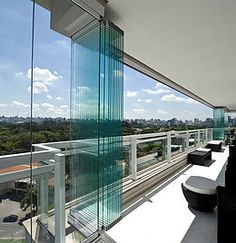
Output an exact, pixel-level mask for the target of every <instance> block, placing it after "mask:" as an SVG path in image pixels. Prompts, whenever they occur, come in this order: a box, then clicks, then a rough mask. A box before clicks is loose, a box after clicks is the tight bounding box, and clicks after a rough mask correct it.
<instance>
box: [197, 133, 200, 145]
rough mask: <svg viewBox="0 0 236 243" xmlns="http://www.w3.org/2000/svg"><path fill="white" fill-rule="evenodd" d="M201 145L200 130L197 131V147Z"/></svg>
mask: <svg viewBox="0 0 236 243" xmlns="http://www.w3.org/2000/svg"><path fill="white" fill-rule="evenodd" d="M199 144H200V130H198V131H197V145H199Z"/></svg>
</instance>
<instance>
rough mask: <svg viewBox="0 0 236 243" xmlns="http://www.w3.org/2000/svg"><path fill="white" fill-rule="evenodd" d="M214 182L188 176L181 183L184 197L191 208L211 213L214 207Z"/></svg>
mask: <svg viewBox="0 0 236 243" xmlns="http://www.w3.org/2000/svg"><path fill="white" fill-rule="evenodd" d="M216 186H217V185H216V182H215V181H213V180H211V179H208V178H205V177H201V176H190V177H189V178H188V179H187V180H186V182H185V183H182V190H183V193H184V196H185V198H186V200H187V202H188V204H189V206H190V207H191V208H194V209H196V210H199V211H211V210H213V209H214V208H215V207H216Z"/></svg>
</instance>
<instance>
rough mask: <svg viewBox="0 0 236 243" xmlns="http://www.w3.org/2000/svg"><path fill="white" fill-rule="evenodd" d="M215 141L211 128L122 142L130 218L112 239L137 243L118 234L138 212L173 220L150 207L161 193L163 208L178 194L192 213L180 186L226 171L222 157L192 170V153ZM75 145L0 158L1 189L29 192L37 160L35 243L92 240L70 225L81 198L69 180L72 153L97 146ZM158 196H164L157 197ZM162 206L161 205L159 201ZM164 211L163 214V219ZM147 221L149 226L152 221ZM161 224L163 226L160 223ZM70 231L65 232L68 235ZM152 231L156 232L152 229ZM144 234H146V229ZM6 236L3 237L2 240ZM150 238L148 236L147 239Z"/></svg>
mask: <svg viewBox="0 0 236 243" xmlns="http://www.w3.org/2000/svg"><path fill="white" fill-rule="evenodd" d="M211 139H212V129H200V130H188V131H171V132H162V133H151V134H140V135H131V136H125V137H123V148H124V154H125V159H124V160H123V161H120V162H119V163H122V168H123V185H124V186H123V216H122V217H124V216H125V217H124V218H123V219H122V220H121V221H120V222H119V223H118V224H117V225H115V226H114V227H113V228H111V230H110V231H108V234H109V235H110V236H112V237H114V239H116V240H117V242H132V241H124V238H122V239H120V238H119V237H118V238H117V235H116V234H117V232H119V231H123V230H124V229H128V228H129V229H130V225H127V220H128V221H129V220H131V221H132V220H133V219H135V214H136V213H138V212H143V214H144V215H143V216H145V215H148V212H150V210H151V209H152V207H153V206H155V207H154V208H156V210H157V215H159V216H158V219H159V220H161V218H162V216H163V213H164V214H166V215H168V213H169V212H170V208H167V207H164V208H163V207H162V206H161V207H159V206H158V207H156V204H155V203H152V204H151V202H152V201H153V202H156V198H157V199H158V198H159V195H160V194H161V195H162V196H161V202H160V203H161V205H164V204H167V205H168V203H169V201H170V198H171V196H170V195H172V194H173V196H174V195H175V196H174V197H173V198H176V199H177V198H179V199H178V200H179V202H178V201H177V203H181V205H184V206H183V207H182V209H183V213H185V214H188V212H189V210H188V208H187V205H186V202H185V201H184V200H183V195H182V192H181V189H180V186H179V185H180V184H179V183H180V181H182V180H183V179H184V178H186V176H187V175H190V174H194V173H195V174H198V175H199V174H202V175H203V174H205V175H207V176H212V178H213V179H216V177H217V175H218V174H219V171H220V170H221V169H222V165H223V163H220V162H218V160H219V159H220V158H218V157H219V155H217V154H213V156H214V157H213V158H214V159H216V160H217V163H216V162H215V163H214V165H212V166H211V167H209V168H199V166H188V165H187V163H186V156H187V153H188V152H190V151H192V150H194V149H196V148H197V147H199V146H204V145H205V144H206V142H207V141H208V140H211ZM72 143H73V145H72ZM72 143H71V142H70V141H65V142H54V143H47V144H35V145H34V152H33V153H32V155H31V154H30V153H23V154H13V155H6V156H1V157H0V164H1V174H0V185H1V188H3V187H4V186H5V187H6V185H8V186H9V190H14V191H16V192H19V191H27V190H28V189H29V188H27V185H28V183H27V178H29V177H30V167H29V165H27V164H26V162H27V161H29V160H30V157H31V156H32V161H34V163H33V164H32V176H33V178H34V179H33V186H34V185H35V187H36V188H37V203H35V204H36V208H37V209H36V208H35V210H37V212H35V214H34V217H33V239H34V240H36V241H38V240H44V241H45V242H46V239H47V240H49V241H50V240H51V241H53V240H54V239H55V240H56V242H59V241H61V240H62V239H63V238H64V237H65V236H66V240H67V241H68V242H73V241H76V240H77V241H81V240H82V239H84V237H85V236H87V235H89V230H88V228H87V227H86V226H81V225H79V226H78V228H77V229H79V231H80V233H78V231H77V230H75V228H73V227H71V226H70V224H68V222H67V221H68V215H69V213H70V209H71V208H73V207H74V206H76V205H77V204H78V202H80V200H81V198H72V197H71V195H72V193H73V190H74V188H73V185H72V184H70V182H71V181H70V180H69V179H68V178H70V175H69V173H70V172H71V171H70V170H68V166H69V160H68V159H69V158H70V156H72V155H73V154H75V153H78V151H77V149H76V147H77V146H78V145H80V147H81V145H82V146H83V148H84V150H86V151H87V152H88V151H90V150H91V149H92V148H93V146H94V143H93V139H84V140H79V141H73V142H72ZM150 145H151V146H150ZM71 148H73V149H71ZM92 150H93V149H92ZM226 154H227V151H226V152H225V153H224V156H223V157H222V156H221V157H222V158H221V160H224V159H225V158H226ZM217 156H218V157H217ZM209 171H210V172H211V173H209ZM163 183H164V184H163ZM23 185H24V186H23ZM167 185H168V186H167ZM10 188H11V189H10ZM168 188H171V189H168ZM175 189H176V190H175ZM172 190H173V191H172ZM157 191H159V192H158V193H157ZM91 193H92V192H91ZM153 195H155V196H153ZM171 201H172V200H171ZM149 204H150V205H149ZM157 204H159V201H158V200H157ZM0 206H1V208H2V209H1V210H0V212H1V211H2V212H3V211H4V207H6V205H5V204H4V203H1V204H0ZM138 206H140V207H138ZM149 206H151V207H150V208H149V209H148V211H147V212H146V213H145V208H148V207H149ZM137 207H138V208H137ZM134 209H136V210H134ZM143 209H144V210H143ZM140 210H141V211H140ZM142 210H143V211H142ZM158 210H160V211H158ZM26 212H27V211H26ZM159 212H162V213H160V214H159ZM171 212H172V211H171ZM174 212H176V213H179V212H180V210H174V211H173V212H172V213H173V214H172V216H173V219H174V218H175V217H177V216H178V215H176V214H174ZM126 215H127V216H126ZM2 216H6V215H1V217H2ZM143 216H141V217H140V219H139V222H140V220H142V222H145V221H146V219H145V217H144V218H143ZM19 217H21V218H23V220H24V221H23V222H22V224H23V225H24V228H25V229H26V238H27V235H28V233H30V225H31V223H30V219H27V218H25V219H24V217H23V216H22V215H19ZM147 222H149V221H148V220H147ZM173 222H174V221H173ZM159 223H160V224H161V221H160V222H159ZM155 224H158V221H157V222H156V221H155V220H154V222H153V225H155ZM141 225H144V226H145V225H149V224H145V223H144V224H143V223H142V224H141V222H140V223H139V226H141ZM144 226H143V227H144ZM127 227H128V228H127ZM160 227H161V225H160ZM65 228H66V232H65V231H64V229H65ZM132 229H134V230H135V229H136V227H132ZM150 229H153V228H152V227H151V228H150ZM6 232H7V231H6ZM16 232H21V233H20V237H22V238H24V233H22V228H19V229H18V231H17V229H16ZM143 232H146V231H145V230H144V231H143ZM147 232H148V231H147ZM6 235H7V233H6ZM6 235H4V234H3V236H2V237H5V236H6ZM145 235H146V234H145V233H144V234H143V236H145ZM20 237H19V238H20ZM122 237H126V232H124V234H122ZM175 238H176V240H177V239H178V237H177V236H176V237H175ZM140 239H141V238H140ZM160 239H161V238H160ZM126 240H127V239H126ZM160 242H161V241H160ZM173 242H174V241H173ZM175 242H178V241H175Z"/></svg>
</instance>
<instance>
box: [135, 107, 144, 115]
mask: <svg viewBox="0 0 236 243" xmlns="http://www.w3.org/2000/svg"><path fill="white" fill-rule="evenodd" d="M133 111H134V112H136V113H139V114H142V113H145V112H146V110H145V109H142V108H135V109H133Z"/></svg>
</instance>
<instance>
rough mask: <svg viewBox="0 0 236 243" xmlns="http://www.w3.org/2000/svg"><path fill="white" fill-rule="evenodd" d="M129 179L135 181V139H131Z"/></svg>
mask: <svg viewBox="0 0 236 243" xmlns="http://www.w3.org/2000/svg"><path fill="white" fill-rule="evenodd" d="M130 162H131V165H130V166H131V177H132V179H133V180H136V179H137V137H136V136H132V137H131V161H130Z"/></svg>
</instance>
